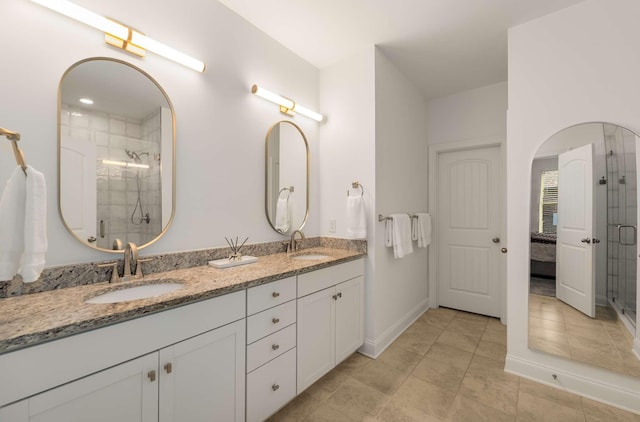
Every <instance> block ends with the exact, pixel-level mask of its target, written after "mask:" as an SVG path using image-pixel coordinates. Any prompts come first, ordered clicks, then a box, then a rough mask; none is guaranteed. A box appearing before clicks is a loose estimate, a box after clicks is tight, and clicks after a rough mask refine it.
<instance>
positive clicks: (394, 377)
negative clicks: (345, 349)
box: [351, 360, 409, 395]
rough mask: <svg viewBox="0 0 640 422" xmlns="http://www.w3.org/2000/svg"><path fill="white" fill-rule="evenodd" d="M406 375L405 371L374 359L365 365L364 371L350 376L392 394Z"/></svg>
mask: <svg viewBox="0 0 640 422" xmlns="http://www.w3.org/2000/svg"><path fill="white" fill-rule="evenodd" d="M408 375H409V374H408V373H407V372H402V371H399V370H397V369H395V368H393V367H391V366H389V365H387V364H386V363H384V362H381V361H379V360H376V361H375V362H372V363H371V364H369V365H367V366H366V368H365V370H364V371H359V372H356V373H354V374H352V375H351V376H352V377H353V378H354V379H356V380H358V381H360V382H361V383H363V384H365V385H368V386H369V387H373V388H375V389H376V390H378V391H380V392H382V393H385V394H389V395H392V394H393V393H395V392H396V390H398V388H400V385H402V383H403V382H404V380H405V379H406V378H407V376H408Z"/></svg>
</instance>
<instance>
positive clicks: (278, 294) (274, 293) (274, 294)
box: [271, 292, 280, 297]
mask: <svg viewBox="0 0 640 422" xmlns="http://www.w3.org/2000/svg"><path fill="white" fill-rule="evenodd" d="M271 296H273V297H278V296H280V293H278V292H273V293H271Z"/></svg>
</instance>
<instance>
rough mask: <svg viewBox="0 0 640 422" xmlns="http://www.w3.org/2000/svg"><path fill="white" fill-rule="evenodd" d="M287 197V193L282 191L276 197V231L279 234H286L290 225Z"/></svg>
mask: <svg viewBox="0 0 640 422" xmlns="http://www.w3.org/2000/svg"><path fill="white" fill-rule="evenodd" d="M289 195H290V193H289V191H284V192H283V193H281V194H280V196H278V202H277V203H276V230H278V231H279V232H280V233H286V232H287V231H288V230H289V226H290V225H291V218H290V215H289V214H290V210H289Z"/></svg>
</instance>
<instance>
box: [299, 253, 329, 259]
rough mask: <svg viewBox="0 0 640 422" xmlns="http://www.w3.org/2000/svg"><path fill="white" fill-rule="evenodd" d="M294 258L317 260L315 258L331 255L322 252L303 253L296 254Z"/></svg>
mask: <svg viewBox="0 0 640 422" xmlns="http://www.w3.org/2000/svg"><path fill="white" fill-rule="evenodd" d="M292 258H293V259H298V260H300V261H303V260H310V261H315V260H319V259H325V258H329V255H323V254H320V253H308V254H303V255H296V256H294V257H292Z"/></svg>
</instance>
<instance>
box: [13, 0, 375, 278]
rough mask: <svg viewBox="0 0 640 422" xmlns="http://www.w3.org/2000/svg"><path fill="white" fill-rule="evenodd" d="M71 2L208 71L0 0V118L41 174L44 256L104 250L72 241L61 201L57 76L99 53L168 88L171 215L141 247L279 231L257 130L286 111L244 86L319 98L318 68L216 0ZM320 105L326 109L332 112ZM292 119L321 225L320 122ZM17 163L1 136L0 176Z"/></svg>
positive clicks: (195, 245)
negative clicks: (172, 132)
mask: <svg viewBox="0 0 640 422" xmlns="http://www.w3.org/2000/svg"><path fill="white" fill-rule="evenodd" d="M76 3H77V4H79V5H81V6H84V7H87V8H89V9H91V10H93V11H95V12H98V13H101V14H103V15H106V16H111V17H114V18H115V19H118V20H120V21H122V22H125V23H128V24H129V25H131V26H133V27H136V28H139V29H140V30H141V31H143V32H145V33H146V34H147V35H149V36H151V37H153V38H156V39H157V40H158V41H161V42H165V43H167V44H169V45H171V46H172V47H174V48H177V49H180V50H183V51H184V52H185V53H188V54H191V55H193V56H195V57H197V58H200V59H202V60H204V61H206V62H207V70H206V72H205V73H204V74H200V73H197V72H194V71H192V70H190V69H188V68H185V67H183V66H181V65H178V64H175V63H173V62H170V61H168V60H166V59H163V58H161V57H159V56H156V55H154V54H153V53H149V54H148V55H147V56H146V57H145V58H144V59H139V58H137V57H135V56H130V55H128V54H126V53H124V52H121V51H119V50H116V49H114V48H111V47H109V46H107V45H106V44H105V43H104V35H103V34H101V33H100V32H98V31H96V30H94V29H92V28H89V27H88V26H85V25H83V24H80V23H77V22H75V21H73V20H71V19H69V18H66V17H64V16H62V15H59V14H57V13H54V12H52V11H50V10H48V9H45V8H43V7H41V6H38V5H36V4H35V3H32V2H28V1H23V0H3V1H2V2H0V16H2V17H3V19H2V20H3V24H2V25H1V26H0V38H2V39H3V40H5V41H6V42H3V45H2V54H3V57H5V60H3V65H2V67H1V68H0V69H1V70H0V92H2V100H1V101H0V126H2V127H6V128H9V129H13V130H16V131H19V132H21V133H22V141H21V142H20V144H21V146H22V148H23V149H24V152H25V156H26V160H27V162H28V163H29V164H31V165H33V166H34V167H35V168H37V169H39V170H40V171H42V172H44V174H45V177H46V180H47V184H48V186H47V187H48V188H47V194H48V234H49V252H48V254H47V266H53V265H60V264H66V263H78V262H89V261H95V260H105V259H109V258H110V257H111V255H109V254H106V253H101V252H96V251H92V250H91V249H89V248H87V247H85V246H82V245H80V244H79V243H77V242H76V241H75V240H74V239H73V238H72V237H71V235H70V234H69V233H67V232H66V230H65V229H64V227H63V225H62V223H61V221H60V218H59V216H58V211H57V201H58V199H57V196H58V195H57V159H56V157H57V139H56V138H57V135H56V124H57V123H56V122H57V113H58V111H57V95H58V84H59V82H60V78H61V76H62V74H63V73H64V71H65V70H66V69H67V68H68V67H69V66H71V65H72V64H73V63H75V62H77V61H79V60H81V59H84V58H87V57H95V56H107V57H115V58H119V59H122V60H126V61H128V62H130V63H133V64H134V65H136V66H138V67H140V68H142V69H143V70H145V71H146V72H148V73H149V74H151V75H152V76H153V77H154V78H155V79H156V80H157V81H158V82H159V84H160V85H161V86H162V87H163V88H164V89H165V90H166V92H167V93H168V95H169V97H170V98H171V101H172V102H173V105H174V107H175V112H176V120H177V177H176V178H177V205H176V214H175V220H174V222H173V225H172V227H171V228H170V229H169V231H168V232H167V234H166V236H165V237H164V238H163V239H161V240H160V241H158V242H156V243H155V244H154V245H153V246H151V247H149V248H148V249H146V250H144V251H143V253H144V254H152V253H165V252H175V251H185V250H192V249H202V248H209V247H215V246H222V245H224V243H225V242H224V236H229V235H233V236H236V235H237V236H239V237H241V238H242V237H243V236H249V237H250V240H249V241H250V242H261V241H271V240H277V239H282V237H281V236H280V235H278V234H276V233H275V232H274V231H273V230H272V229H271V228H270V227H269V224H268V223H267V221H266V218H265V216H264V191H263V190H264V139H265V135H266V132H267V129H268V128H269V126H270V125H272V124H273V123H275V122H276V121H278V120H282V119H283V117H284V116H283V115H282V114H280V113H279V111H278V108H277V107H276V106H275V105H273V104H271V103H268V102H266V101H264V100H262V99H260V98H258V97H255V96H254V95H252V94H251V93H250V88H251V85H252V84H253V83H258V84H262V85H264V86H265V87H266V88H268V89H270V90H272V91H274V92H278V93H282V94H283V95H286V96H289V97H291V98H293V99H295V100H296V101H298V102H299V103H301V104H304V105H306V106H308V107H310V108H317V106H318V76H319V72H318V70H317V69H316V68H314V67H313V66H311V65H310V64H308V63H307V62H305V61H303V60H302V59H300V58H299V57H297V56H295V55H294V54H293V53H292V52H290V51H289V50H287V49H285V48H284V47H283V46H281V45H279V44H278V43H276V42H275V41H273V40H272V39H270V38H268V37H267V36H266V35H265V34H264V33H262V32H260V31H259V30H258V29H256V28H255V27H253V26H251V25H250V24H248V23H247V22H246V21H244V20H243V19H242V18H240V17H239V16H237V15H236V14H234V13H233V12H231V11H230V10H228V9H227V8H225V7H224V6H222V5H220V4H219V3H218V2H216V1H211V0H191V1H190V2H189V4H188V6H187V7H185V4H184V3H181V2H162V3H161V4H159V3H158V2H154V1H152V0H139V1H136V2H131V1H126V0H113V1H111V2H104V1H100V0H77V1H76ZM18 34H22V35H20V36H18ZM24 34H29V35H28V36H26V35H24ZM9 40H11V41H9ZM323 111H324V112H326V113H327V114H328V116H329V119H331V118H332V117H333V113H334V112H335V111H337V110H335V111H334V110H332V109H330V108H325V109H324V110H323ZM351 112H352V110H349V113H346V114H345V117H346V118H350V116H351ZM292 120H293V121H295V122H296V123H297V124H298V125H300V126H301V127H302V129H303V130H304V132H305V133H306V135H307V138H308V140H309V143H310V149H311V157H312V165H311V192H312V197H311V213H310V219H309V222H308V224H307V226H306V227H305V232H306V234H307V235H311V236H313V235H319V234H320V221H319V215H320V212H319V209H320V208H319V202H320V201H319V174H318V156H319V150H318V124H317V123H316V122H314V121H312V120H310V119H307V118H304V117H301V116H298V117H295V118H293V119H292ZM348 140H349V141H351V139H348ZM14 166H15V162H14V161H13V156H12V154H11V149H10V145H9V142H7V141H6V140H4V139H1V140H0V183H4V181H5V180H7V178H8V177H9V174H10V171H11V170H12V168H14ZM349 177H351V176H349ZM355 177H362V176H359V175H355ZM341 186H344V184H342V185H341ZM365 186H366V185H365ZM342 189H343V188H342ZM342 189H341V190H342Z"/></svg>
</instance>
